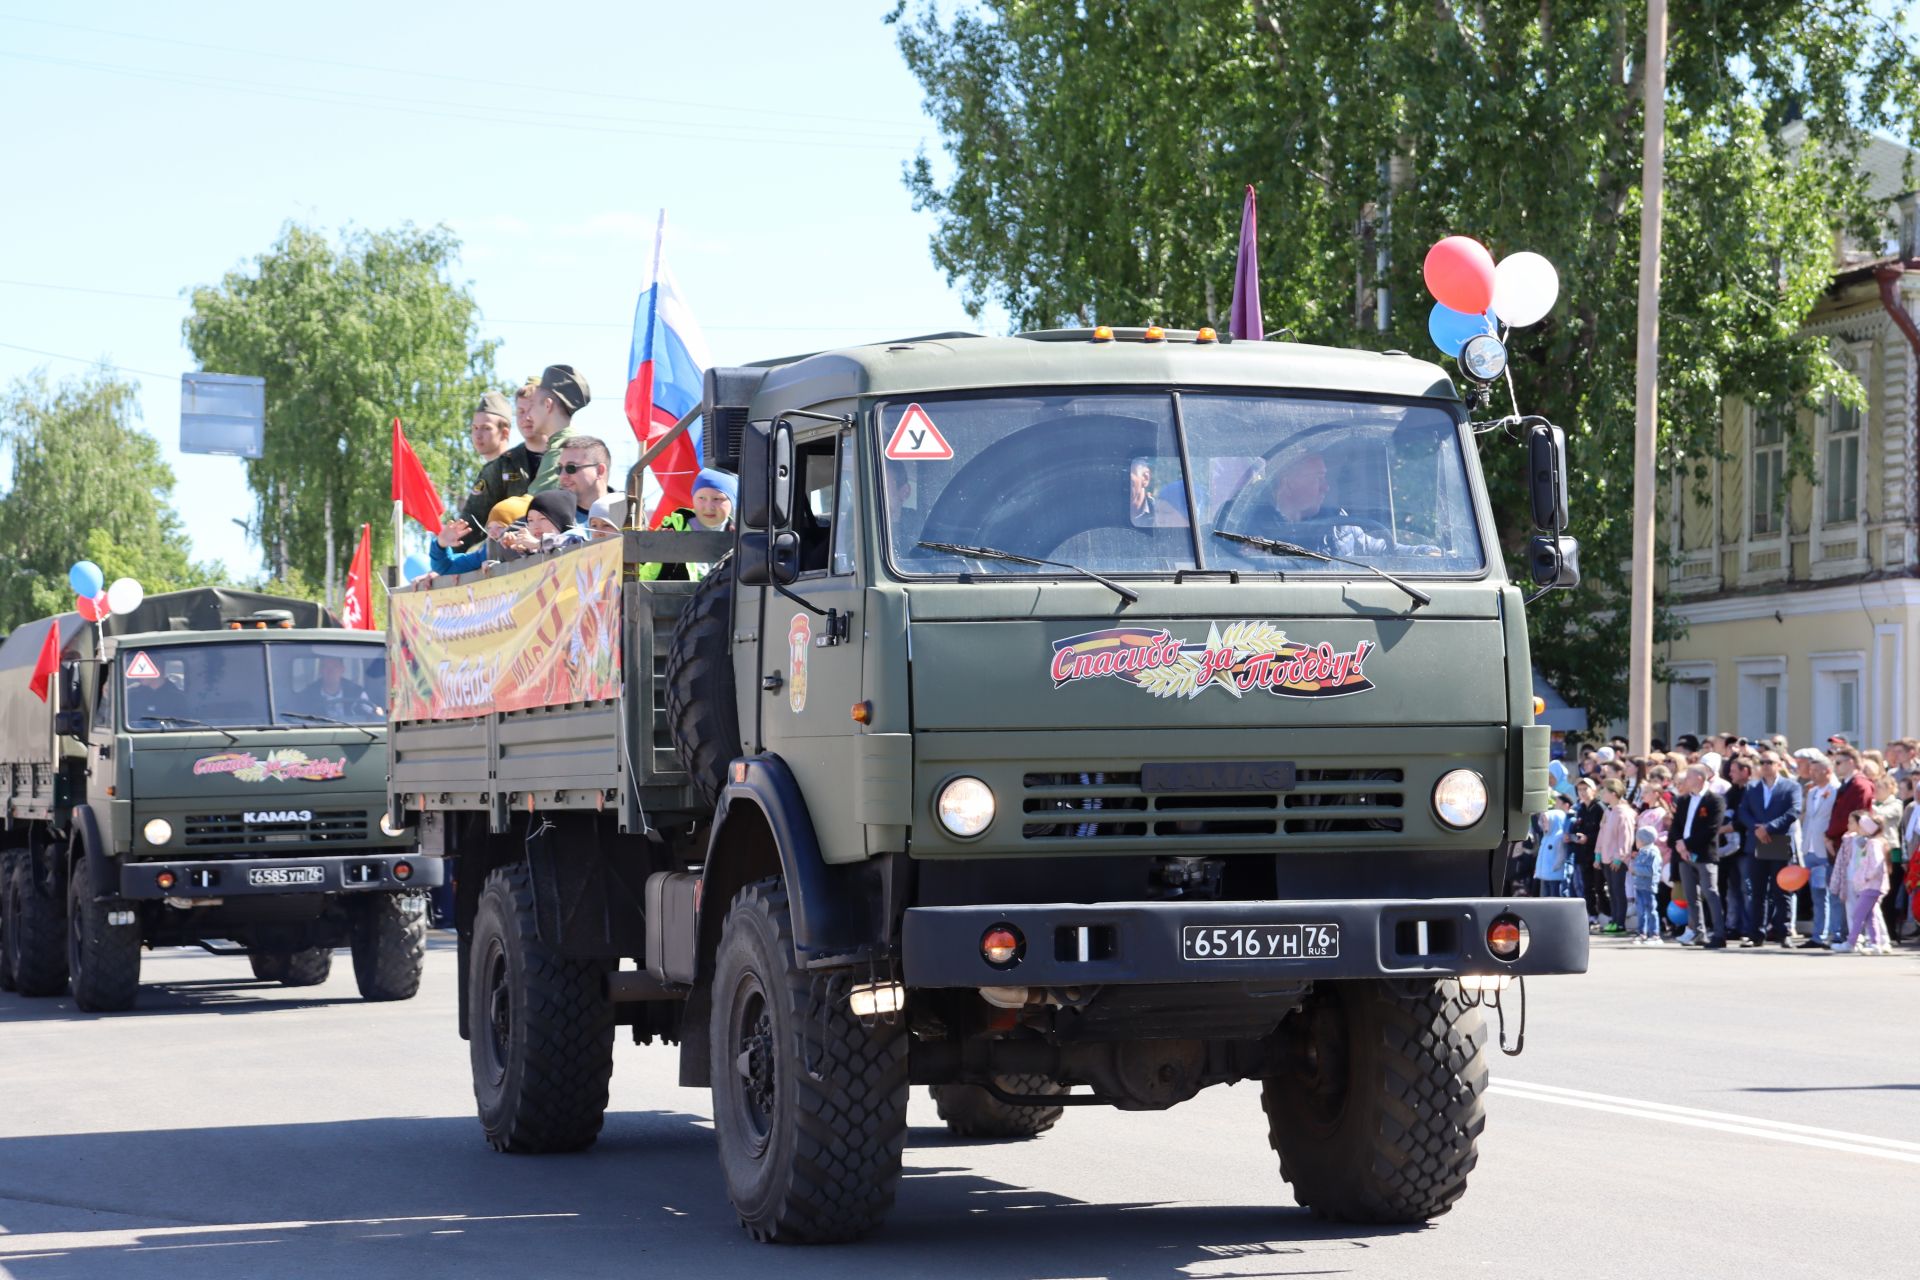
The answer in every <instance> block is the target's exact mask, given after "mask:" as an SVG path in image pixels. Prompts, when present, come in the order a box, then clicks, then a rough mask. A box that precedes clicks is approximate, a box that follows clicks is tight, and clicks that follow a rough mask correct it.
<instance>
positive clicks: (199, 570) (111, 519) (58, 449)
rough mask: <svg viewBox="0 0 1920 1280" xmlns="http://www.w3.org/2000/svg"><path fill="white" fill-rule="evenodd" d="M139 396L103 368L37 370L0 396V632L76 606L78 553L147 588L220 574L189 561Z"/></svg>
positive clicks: (167, 473)
mask: <svg viewBox="0 0 1920 1280" xmlns="http://www.w3.org/2000/svg"><path fill="white" fill-rule="evenodd" d="M135 396H136V392H135V389H134V387H133V385H132V384H131V383H128V382H123V381H121V380H119V379H117V378H115V377H114V376H113V375H112V374H111V373H109V372H107V371H106V370H100V371H96V372H93V373H89V374H85V375H82V376H81V377H78V378H69V379H66V380H63V381H62V382H60V383H59V384H58V385H52V384H50V383H49V382H48V381H47V377H46V375H45V373H44V372H36V373H34V374H32V375H30V376H29V377H26V378H22V379H20V380H19V381H16V382H15V383H14V384H13V385H12V386H11V387H9V388H8V389H7V392H6V394H5V397H4V399H0V442H4V444H5V446H6V448H7V450H8V453H9V455H10V456H11V460H12V463H13V476H12V483H11V484H10V485H9V487H8V489H7V491H6V493H5V494H4V495H0V546H5V547H6V548H7V558H6V564H5V567H4V569H0V630H5V631H11V630H12V629H13V628H15V627H17V626H19V625H20V624H21V623H23V622H26V621H29V620H31V619H33V618H38V617H43V616H45V615H47V614H50V613H60V612H63V611H66V610H69V609H72V608H73V589H72V588H71V587H69V586H68V585H67V570H68V569H69V568H70V567H71V566H72V565H73V562H74V561H76V560H92V561H93V562H94V563H96V564H98V565H99V566H100V567H101V569H103V570H104V571H105V572H106V575H107V579H108V581H112V580H113V579H115V578H134V579H137V580H138V581H139V582H140V584H141V585H142V586H143V587H145V588H146V590H147V592H148V593H149V594H153V593H156V592H161V591H174V590H178V589H180V588H182V587H190V586H198V585H201V584H204V583H207V582H218V581H219V580H220V579H221V578H222V577H224V576H225V571H224V570H223V569H222V568H221V567H220V566H219V565H217V564H216V565H200V564H195V563H193V562H192V560H191V558H190V556H189V554H188V553H189V550H190V547H189V543H188V540H187V535H186V533H185V532H184V531H183V530H182V529H181V527H180V517H179V516H178V515H177V514H176V513H175V511H174V509H173V506H172V503H171V501H170V498H171V495H172V493H173V470H172V468H170V467H168V466H167V464H166V462H165V461H164V460H163V459H162V458H161V456H160V445H159V443H158V442H157V441H156V440H154V438H153V437H152V436H150V435H148V434H147V433H146V432H144V431H142V430H140V429H139V428H138V427H137V426H135V425H134V423H135V420H136V419H137V418H138V416H139V409H138V406H137V403H136V400H135Z"/></svg>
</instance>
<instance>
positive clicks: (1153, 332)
mask: <svg viewBox="0 0 1920 1280" xmlns="http://www.w3.org/2000/svg"><path fill="white" fill-rule="evenodd" d="M1141 336H1142V337H1144V338H1145V339H1146V340H1147V341H1148V342H1164V341H1166V337H1167V331H1166V330H1165V329H1162V328H1161V327H1160V326H1159V325H1157V324H1150V325H1148V326H1147V331H1146V333H1144V334H1142V335H1141Z"/></svg>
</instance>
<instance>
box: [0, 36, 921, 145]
mask: <svg viewBox="0 0 1920 1280" xmlns="http://www.w3.org/2000/svg"><path fill="white" fill-rule="evenodd" d="M0 21H6V22H26V23H32V24H33V25H35V26H41V27H57V28H60V29H63V30H67V31H83V32H86V33H87V34H89V35H97V36H112V37H115V38H117V39H121V40H144V41H147V42H149V43H152V44H167V45H174V46H176V47H179V48H183V49H203V50H206V51H208V52H212V53H237V54H241V55H243V56H245V57H250V58H279V59H281V60H283V61H286V62H305V63H309V64H312V65H314V66H321V67H340V68H343V69H346V70H351V71H370V72H373V73H375V74H377V75H394V76H405V77H409V78H412V79H419V80H445V81H450V82H452V83H454V84H464V85H470V84H472V83H473V78H472V77H471V76H456V75H448V74H446V73H444V72H433V71H422V70H420V69H419V68H417V67H385V66H379V65H377V64H374V63H368V62H348V61H344V60H342V59H338V58H321V57H315V56H313V55H311V54H298V53H283V52H281V51H279V50H277V49H248V48H242V47H239V46H235V45H225V44H211V43H208V42H205V41H200V40H182V39H179V38H178V37H174V36H156V35H151V34H148V33H146V32H139V31H115V30H113V29H111V28H108V27H90V26H83V25H82V24H80V23H77V22H55V21H53V20H52V19H50V18H30V17H27V16H26V15H24V14H14V13H0ZM489 83H490V84H497V85H499V86H500V87H501V88H505V89H516V90H521V91H524V92H528V93H547V94H562V95H566V96H569V97H576V98H604V99H607V100H609V101H615V102H644V103H649V104H652V105H654V106H671V107H686V108H689V109H691V110H697V111H732V112H735V113H746V114H751V115H767V114H775V113H769V112H766V111H763V110H762V109H760V108H758V107H743V106H740V105H738V104H735V103H727V102H698V101H694V100H692V99H687V98H662V97H655V96H648V95H645V94H636V93H612V92H609V91H607V90H604V89H574V88H569V87H567V86H564V85H552V84H536V83H530V82H528V81H524V80H520V81H514V80H499V81H489ZM777 115H778V117H779V118H781V119H791V118H795V117H804V118H807V119H812V120H841V121H846V122H849V123H852V124H879V125H893V124H894V123H895V122H893V121H889V120H881V119H877V118H875V117H873V116H850V115H837V114H834V113H831V112H825V111H789V110H787V109H785V108H782V109H781V110H780V111H779V112H778V113H777ZM896 127H902V128H904V127H905V126H896Z"/></svg>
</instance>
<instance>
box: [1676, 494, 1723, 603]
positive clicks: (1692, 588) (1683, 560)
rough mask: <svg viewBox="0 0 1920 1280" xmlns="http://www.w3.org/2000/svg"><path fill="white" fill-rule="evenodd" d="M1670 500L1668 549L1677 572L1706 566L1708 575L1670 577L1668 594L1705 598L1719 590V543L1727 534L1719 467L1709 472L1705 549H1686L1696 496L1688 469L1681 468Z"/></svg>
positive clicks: (1693, 574) (1677, 573) (1677, 575)
mask: <svg viewBox="0 0 1920 1280" xmlns="http://www.w3.org/2000/svg"><path fill="white" fill-rule="evenodd" d="M1669 488H1670V489H1671V490H1672V492H1671V494H1670V496H1669V503H1668V505H1669V508H1670V510H1669V515H1668V520H1667V545H1668V547H1669V549H1670V550H1671V551H1672V554H1673V563H1674V565H1675V566H1677V567H1678V568H1691V567H1694V566H1698V565H1702V564H1704V565H1706V566H1707V571H1706V572H1705V573H1691V574H1685V575H1682V574H1681V573H1679V572H1677V570H1670V571H1669V572H1668V573H1667V590H1668V592H1669V593H1671V594H1673V595H1704V594H1706V593H1708V592H1713V591H1718V590H1720V586H1721V583H1720V540H1721V538H1722V537H1723V536H1724V530H1723V529H1722V528H1721V527H1720V464H1719V463H1718V462H1715V463H1713V464H1711V465H1710V466H1709V467H1708V470H1707V529H1708V531H1709V534H1710V537H1709V538H1708V541H1707V545H1706V546H1704V547H1691V548H1689V547H1686V546H1683V545H1682V543H1683V541H1684V539H1683V538H1682V537H1681V532H1682V530H1683V528H1684V527H1685V521H1686V504H1687V502H1688V501H1689V500H1690V499H1691V497H1692V496H1693V477H1692V476H1691V475H1688V474H1687V468H1686V467H1684V466H1683V467H1681V468H1680V470H1679V472H1678V473H1676V475H1675V478H1674V480H1673V482H1672V484H1671V485H1670V486H1669Z"/></svg>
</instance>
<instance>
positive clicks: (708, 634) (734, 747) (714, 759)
mask: <svg viewBox="0 0 1920 1280" xmlns="http://www.w3.org/2000/svg"><path fill="white" fill-rule="evenodd" d="M732 626H733V558H732V557H731V556H729V557H727V558H726V559H724V560H722V561H720V563H718V564H716V565H714V566H713V568H712V569H711V570H710V571H709V572H708V573H707V576H706V577H704V578H702V579H700V582H699V584H698V585H697V586H695V587H694V589H693V598H692V599H691V600H689V601H687V607H686V608H685V609H684V610H682V611H681V614H680V621H679V622H678V623H676V624H675V625H674V628H673V641H672V643H670V644H669V645H668V646H667V667H666V685H667V725H668V727H669V729H670V730H671V731H672V734H673V748H674V751H675V752H676V753H677V754H678V755H679V757H680V763H681V765H682V766H683V767H684V768H685V769H686V771H687V777H688V779H689V780H690V781H691V782H692V783H693V789H694V791H695V792H696V793H697V794H698V795H699V796H700V799H701V801H702V802H703V803H704V804H706V805H707V806H708V807H709V808H711V807H712V806H713V802H714V801H715V800H717V799H718V798H719V796H720V790H721V788H722V787H724V786H726V784H727V764H728V762H730V761H731V760H732V759H733V758H734V757H735V756H737V755H739V754H740V712H739V709H738V708H739V699H738V695H737V694H736V693H735V691H734V687H733V679H734V677H733V649H732V643H731V638H730V635H729V631H730V629H731V627H732Z"/></svg>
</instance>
